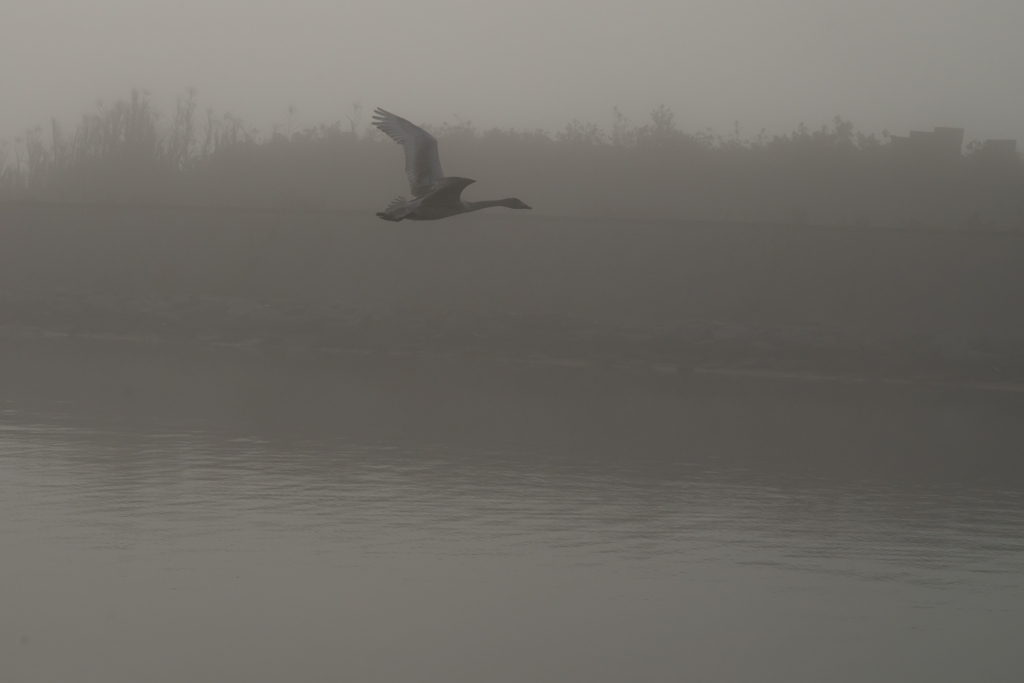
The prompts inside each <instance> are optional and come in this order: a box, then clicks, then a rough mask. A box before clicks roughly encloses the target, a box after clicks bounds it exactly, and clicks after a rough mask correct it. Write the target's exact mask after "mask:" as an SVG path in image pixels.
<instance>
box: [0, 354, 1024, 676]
mask: <svg viewBox="0 0 1024 683" xmlns="http://www.w3.org/2000/svg"><path fill="white" fill-rule="evenodd" d="M4 351H5V353H4V355H3V361H2V363H0V373H2V374H3V379H4V382H3V388H2V389H0V400H2V401H3V403H2V404H0V406H2V413H0V673H2V677H3V678H4V679H5V680H12V681H64V680H76V681H104V682H110V681H140V680H145V681H247V682H248V681H284V680H289V681H293V680H302V681H315V680H367V681H406V680H419V681H481V680H487V681H523V680H533V681H588V682H589V681H622V680H644V681H676V680H704V681H742V680H751V681H754V680H756V681H821V680H830V681H863V680H900V681H918V680H919V681H960V680H1007V681H1009V680H1015V679H1016V676H1017V674H1019V671H1021V670H1022V669H1024V655H1022V654H1021V653H1020V648H1019V643H1018V642H1017V641H1018V640H1019V633H1021V632H1024V591H1022V584H1024V477H1022V476H1021V470H1022V468H1021V467H1020V464H1019V463H1018V460H1019V454H1020V453H1022V452H1024V436H1022V434H1021V430H1020V429H1019V427H1018V425H1019V424H1020V418H1021V417H1022V416H1024V415H1022V413H1024V410H1022V408H1024V402H1022V401H1021V400H1020V399H1019V398H1018V397H1015V396H1004V395H991V394H986V393H984V392H972V391H946V392H941V391H937V390H935V389H915V388H913V387H885V386H872V387H836V386H833V385H830V384H828V383H821V384H803V383H786V382H765V381H752V382H744V381H739V380H736V381H734V380H725V379H722V378H715V379H706V380H695V379H690V380H688V381H683V380H681V379H679V378H675V377H671V376H668V377H662V376H656V375H654V374H650V373H648V374H644V373H629V372H626V371H619V370H606V371H594V370H585V371H584V370H574V369H566V368H552V367H542V366H536V365H530V364H521V363H520V364H513V363H504V364H503V363H497V362H490V361H481V360H474V359H468V358H449V359H443V358H441V359H438V358H433V359H430V358H416V357H394V356H367V357H363V356H360V357H321V356H308V357H306V356H303V357H286V358H279V357H275V358H273V359H266V358H262V357H260V356H258V355H248V354H243V353H238V352H235V351H230V350H226V351H211V350H206V351H197V350H194V349H193V350H188V349H186V350H182V349H174V348H171V349H167V348H162V347H145V348H140V347H138V346H137V345H136V346H131V345H127V346H125V347H122V348H114V347H112V346H110V345H95V346H88V345H82V344H73V345H65V344H53V345H51V346H47V345H45V344H33V345H29V346H25V347H19V348H5V350H4Z"/></svg>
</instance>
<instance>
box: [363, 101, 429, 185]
mask: <svg viewBox="0 0 1024 683" xmlns="http://www.w3.org/2000/svg"><path fill="white" fill-rule="evenodd" d="M373 125H375V126H377V128H379V129H380V130H381V131H383V132H384V133H385V134H386V135H387V136H388V137H389V138H391V139H392V140H394V141H395V142H397V143H398V144H400V145H401V146H402V149H404V150H405V175H406V177H407V178H408V179H409V190H410V191H411V192H412V194H413V196H414V197H421V196H423V195H425V194H427V193H428V192H430V190H431V189H433V187H434V184H435V183H436V182H437V181H439V180H441V178H443V177H444V173H443V172H442V171H441V160H440V159H439V158H438V156H437V140H436V139H435V138H434V136H433V135H431V134H430V133H428V132H427V131H425V130H423V129H422V128H420V127H419V126H417V125H416V124H414V123H411V122H410V121H407V120H406V119H403V118H402V117H401V116H395V115H394V114H392V113H391V112H388V111H384V110H383V109H376V110H374V112H373Z"/></svg>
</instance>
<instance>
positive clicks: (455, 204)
mask: <svg viewBox="0 0 1024 683" xmlns="http://www.w3.org/2000/svg"><path fill="white" fill-rule="evenodd" d="M373 125H375V126H377V128H379V129H380V130H381V131H383V132H384V133H385V134H386V135H387V136H388V137H389V138H391V139H392V140H394V141H395V142H397V143H398V144H400V145H401V146H402V149H404V150H405V176H406V178H408V179H409V191H410V192H412V196H413V198H412V199H409V200H406V198H405V197H399V198H397V199H395V200H394V201H392V202H391V203H390V204H388V208H386V209H384V210H383V211H381V212H379V213H378V214H377V215H378V216H379V217H381V218H383V219H384V220H386V221H402V220H406V219H409V220H412V221H435V220H437V219H438V218H448V217H449V216H455V215H457V214H460V213H469V212H470V211H479V210H480V209H486V208H488V207H490V206H504V207H507V208H509V209H529V208H530V207H529V206H527V205H526V204H524V203H523V202H521V201H519V200H518V199H515V198H514V197H513V198H509V199H493V200H490V201H483V202H468V201H466V200H465V199H463V198H462V191H463V190H464V189H466V187H467V186H469V185H471V184H473V183H475V182H476V181H475V180H471V179H469V178H459V177H456V176H452V177H450V178H446V177H445V175H444V172H443V171H441V160H440V159H439V158H438V156H437V139H435V138H434V136H433V135H431V134H430V133H428V132H427V131H425V130H423V129H422V128H420V127H419V126H417V125H415V124H413V123H411V122H409V121H407V120H406V119H403V118H402V117H401V116H395V115H394V114H392V113H391V112H387V111H384V110H383V109H376V110H374V112H373Z"/></svg>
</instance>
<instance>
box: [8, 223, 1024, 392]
mask: <svg viewBox="0 0 1024 683" xmlns="http://www.w3.org/2000/svg"><path fill="white" fill-rule="evenodd" d="M1022 266H1024V235H1021V234H1019V233H999V232H992V233H964V232H958V231H949V232H937V231H933V230H898V231H892V230H865V229H858V228H852V227H851V228H845V229H843V228H835V227H820V226H819V227H795V226H778V225H776V226H770V225H760V226H759V225H723V224H716V225H699V224H685V225H683V224H675V223H664V222H662V223H651V222H634V223H626V222H621V221H620V222H612V221H568V220H556V219H545V218H542V217H531V218H528V219H521V218H519V217H518V214H517V215H516V216H509V217H504V216H501V215H496V216H493V217H491V218H487V217H478V216H466V217H461V218H459V219H455V220H452V221H449V222H445V223H439V224H436V225H430V226H429V227H427V228H424V227H423V226H413V227H411V228H407V227H406V226H405V225H404V224H401V225H397V226H391V225H386V224H382V223H381V222H380V221H377V220H376V219H374V218H373V217H372V216H370V217H359V216H349V215H344V214H340V213H334V212H328V211H323V212H294V211H234V212H230V211H205V210H196V209H187V210H186V209H142V208H124V207H122V208H100V207H70V206H39V205H6V206H3V207H0V328H2V330H3V332H4V334H6V335H8V336H22V337H24V336H32V335H40V334H57V335H71V336H76V335H77V336H100V337H102V336H117V337H126V338H137V339H149V340H153V341H161V340H162V341H174V342H187V343H192V342H203V343H221V344H234V345H240V346H249V347H252V348H261V349H271V350H275V349H276V350H277V351H286V350H287V349H298V348H304V349H334V350H342V351H359V352H364V351H374V352H379V351H391V352H401V353H418V352H428V353H435V354H450V353H466V354H476V355H482V356H488V357H523V358H534V359H560V360H564V361H572V362H587V363H598V364H608V363H611V364H616V363H631V362H643V363H647V364H662V365H669V366H673V367H684V368H693V367H703V368H709V367H719V368H748V369H762V370H777V371H780V372H804V371H806V372H819V373H822V372H841V373H844V374H846V375H851V376H869V375H876V376H877V375H884V376H921V377H926V376H927V377H932V378H939V377H954V376H955V377H972V378H976V379H984V380H985V381H1002V380H1013V381H1018V380H1024V317H1022V316H1020V314H1019V311H1020V304H1019V302H1020V292H1021V291H1024V267H1022Z"/></svg>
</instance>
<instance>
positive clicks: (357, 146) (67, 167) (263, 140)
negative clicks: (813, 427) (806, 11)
mask: <svg viewBox="0 0 1024 683" xmlns="http://www.w3.org/2000/svg"><path fill="white" fill-rule="evenodd" d="M293 115H294V112H293V111H290V112H289V122H288V123H286V124H284V125H281V126H276V127H275V128H274V129H273V130H272V131H271V132H270V133H269V134H261V133H260V132H259V131H257V130H255V129H254V128H252V127H251V126H249V125H247V124H246V123H245V122H244V121H242V120H241V119H239V118H237V117H234V116H231V115H221V116H217V115H215V114H214V113H213V112H212V111H211V110H206V111H205V112H203V111H201V110H200V109H199V106H198V101H197V98H196V94H195V92H194V91H190V92H188V93H187V94H186V95H184V96H183V97H181V98H179V99H178V101H177V104H176V107H175V110H174V112H173V113H172V114H171V115H170V116H166V115H164V114H162V113H161V112H159V111H158V110H157V109H156V108H155V107H154V106H153V105H152V103H151V100H150V99H149V97H148V96H147V95H146V93H144V92H140V91H133V92H132V93H131V95H130V97H129V98H128V99H125V100H122V101H118V102H116V103H114V104H113V105H109V106H105V107H100V108H98V109H97V111H96V112H94V113H92V114H86V115H84V116H83V117H82V119H81V121H80V122H79V124H78V126H77V127H76V128H75V129H74V131H72V132H65V131H64V130H63V129H61V127H60V126H59V125H58V124H57V123H56V122H53V123H52V124H51V125H50V127H49V128H48V129H45V130H44V129H43V128H42V127H38V128H35V129H32V130H29V131H27V132H26V134H25V135H24V136H22V137H21V138H19V139H17V140H15V141H11V142H8V143H5V144H4V145H3V146H2V147H0V199H2V200H6V201H45V202H85V203H112V204H159V205H168V204H170V205H200V206H239V207H286V208H301V209H340V210H351V211H374V210H379V209H380V208H381V207H382V206H383V205H384V204H386V203H387V202H388V201H389V200H390V199H391V198H393V196H395V195H397V194H406V193H407V187H406V184H405V179H404V175H403V164H402V161H401V160H402V152H401V149H400V148H399V147H398V146H397V145H395V144H394V143H393V142H391V141H390V140H388V139H387V138H385V137H384V136H383V135H381V134H380V133H378V132H377V131H376V129H374V128H372V127H370V126H368V125H366V121H364V118H363V112H362V110H361V109H360V108H359V107H358V106H357V107H353V110H352V112H350V113H349V114H348V115H347V116H346V120H345V121H340V120H339V121H337V122H335V123H333V124H330V125H318V126H310V127H305V128H297V127H296V126H295V125H294V118H293ZM429 128H430V130H431V131H432V132H433V134H434V135H435V136H436V137H437V138H438V139H439V141H440V143H441V147H440V150H441V161H442V165H443V166H444V168H445V170H446V172H447V173H449V174H450V175H459V176H465V177H470V178H478V179H480V181H481V182H480V183H479V184H477V185H474V186H473V187H471V188H469V190H467V196H468V197H470V198H474V197H482V196H485V195H486V196H488V197H499V196H518V197H520V198H522V199H524V200H525V201H527V202H528V203H529V204H531V205H532V206H534V207H535V208H536V209H537V210H538V211H539V212H543V213H546V214H564V215H576V216H596V217H607V218H613V219H614V218H627V217H628V218H633V217H635V218H642V219H682V220H709V221H740V222H771V223H799V224H802V223H807V224H829V225H837V224H843V225H851V226H934V227H944V228H949V227H952V228H964V229H994V230H1021V229H1024V160H1022V159H1021V157H1020V155H1017V156H1016V157H1007V156H1005V155H1004V156H1003V157H997V156H994V155H991V154H988V153H986V150H985V149H984V148H983V147H982V146H980V145H976V144H974V145H968V148H967V153H966V154H964V155H962V156H948V155H947V156H941V155H934V154H921V153H917V152H915V151H914V150H911V149H906V148H901V147H900V146H897V145H893V144H890V142H889V140H887V139H885V138H883V139H878V138H876V137H875V136H873V135H863V134H861V133H857V132H856V131H855V130H854V127H853V125H852V123H850V122H848V121H843V120H842V119H841V118H839V117H836V119H835V121H834V123H833V125H832V126H826V127H822V128H821V129H818V130H809V129H808V128H807V127H805V126H803V125H801V126H799V127H798V128H797V130H795V131H794V132H793V133H791V134H789V135H776V136H771V137H769V136H767V135H765V134H764V133H763V132H762V133H761V134H759V135H757V136H756V138H755V139H753V140H748V139H744V138H742V137H741V135H740V131H739V129H738V126H737V128H736V130H734V131H733V132H732V133H731V134H729V135H725V136H722V135H716V134H714V133H712V132H711V131H703V132H697V133H689V132H685V131H682V130H680V129H679V127H678V126H677V125H676V122H675V119H674V115H673V112H672V111H671V110H670V109H667V108H665V107H659V108H658V109H656V110H654V111H653V112H651V115H650V120H649V121H648V122H645V123H642V124H634V123H632V122H631V121H629V120H628V119H626V117H624V116H623V115H622V114H621V113H619V112H618V110H615V111H613V116H612V121H611V127H610V130H605V129H603V128H601V127H599V126H597V125H596V124H593V123H587V122H580V121H575V120H574V121H572V122H571V123H569V124H567V125H566V126H565V127H564V128H563V129H562V130H560V131H557V132H555V133H549V132H547V131H543V130H533V131H525V130H517V129H491V130H478V129H477V128H476V127H474V126H473V125H472V123H470V122H459V123H457V124H454V125H452V124H447V123H446V124H442V125H440V126H433V127H429Z"/></svg>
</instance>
